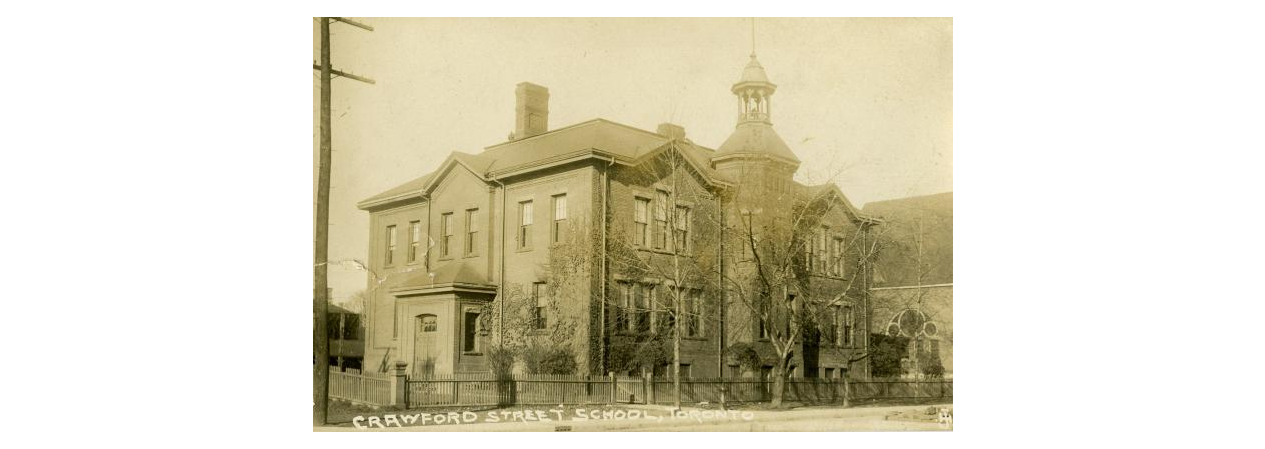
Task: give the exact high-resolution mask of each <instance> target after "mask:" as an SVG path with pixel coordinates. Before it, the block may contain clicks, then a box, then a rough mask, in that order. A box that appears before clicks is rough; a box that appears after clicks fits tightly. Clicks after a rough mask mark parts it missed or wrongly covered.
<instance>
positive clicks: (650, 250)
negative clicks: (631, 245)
mask: <svg viewBox="0 0 1265 449" xmlns="http://www.w3.org/2000/svg"><path fill="white" fill-rule="evenodd" d="M637 250H638V251H645V252H648V253H655V254H662V255H665V256H682V257H690V256H692V255H693V254H692V253H674V252H672V251H669V250H666V249H658V248H647V247H644V246H639V247H637Z"/></svg>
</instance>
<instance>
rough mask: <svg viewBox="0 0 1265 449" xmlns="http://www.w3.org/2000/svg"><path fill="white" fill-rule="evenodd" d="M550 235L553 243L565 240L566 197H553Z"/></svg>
mask: <svg viewBox="0 0 1265 449" xmlns="http://www.w3.org/2000/svg"><path fill="white" fill-rule="evenodd" d="M551 227H552V229H551V230H550V234H551V235H552V239H553V243H558V242H561V241H563V240H565V239H566V235H565V234H566V232H567V195H565V194H563V195H554V196H553V223H552V225H551Z"/></svg>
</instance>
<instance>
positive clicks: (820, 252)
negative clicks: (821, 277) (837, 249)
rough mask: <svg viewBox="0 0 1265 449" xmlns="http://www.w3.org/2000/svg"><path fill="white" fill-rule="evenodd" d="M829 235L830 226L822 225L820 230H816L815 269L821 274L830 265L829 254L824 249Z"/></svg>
mask: <svg viewBox="0 0 1265 449" xmlns="http://www.w3.org/2000/svg"><path fill="white" fill-rule="evenodd" d="M829 236H830V228H827V227H825V226H822V228H821V230H819V231H817V259H818V260H817V271H819V272H821V273H823V274H824V273H826V270H827V267H829V266H830V254H829V253H828V252H827V251H826V243H828V239H829Z"/></svg>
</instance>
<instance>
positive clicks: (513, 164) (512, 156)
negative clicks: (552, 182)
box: [479, 118, 670, 175]
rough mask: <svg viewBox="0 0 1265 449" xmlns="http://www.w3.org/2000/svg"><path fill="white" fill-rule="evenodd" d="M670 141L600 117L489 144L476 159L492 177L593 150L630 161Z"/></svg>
mask: <svg viewBox="0 0 1265 449" xmlns="http://www.w3.org/2000/svg"><path fill="white" fill-rule="evenodd" d="M669 140H670V139H668V138H667V137H664V136H661V135H659V134H655V133H653V132H650V131H645V130H641V129H637V128H633V127H631V126H628V125H623V124H619V123H615V122H612V121H609V120H605V119H600V118H599V119H593V120H589V121H587V122H582V123H577V124H574V125H571V126H567V127H563V128H559V129H555V130H553V131H549V132H546V133H543V134H539V135H535V136H532V137H528V138H526V139H519V140H513V141H509V142H504V143H499V144H496V145H492V146H490V147H487V148H486V149H484V151H483V153H480V154H479V157H480V158H484V159H487V160H488V161H489V164H488V168H487V170H488V172H489V173H491V174H493V175H495V174H499V173H505V172H509V171H513V170H514V169H519V168H525V167H528V166H531V165H535V164H541V163H548V162H552V161H555V160H559V159H564V158H565V157H566V156H572V155H579V154H583V153H586V152H590V151H593V150H597V151H600V152H602V153H606V154H609V155H611V156H615V157H618V158H621V159H624V160H632V159H636V158H638V157H640V156H641V155H643V154H645V153H648V152H651V151H654V150H656V149H658V148H659V147H661V146H663V144H665V143H667V142H668V141H669Z"/></svg>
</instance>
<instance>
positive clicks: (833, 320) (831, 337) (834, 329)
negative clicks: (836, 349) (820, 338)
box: [825, 306, 843, 345]
mask: <svg viewBox="0 0 1265 449" xmlns="http://www.w3.org/2000/svg"><path fill="white" fill-rule="evenodd" d="M842 318H843V316H842V315H840V314H839V306H830V316H829V317H828V319H829V320H830V324H828V325H827V326H826V332H825V339H826V343H829V344H832V345H833V344H837V343H839V320H840V319H842Z"/></svg>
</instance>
